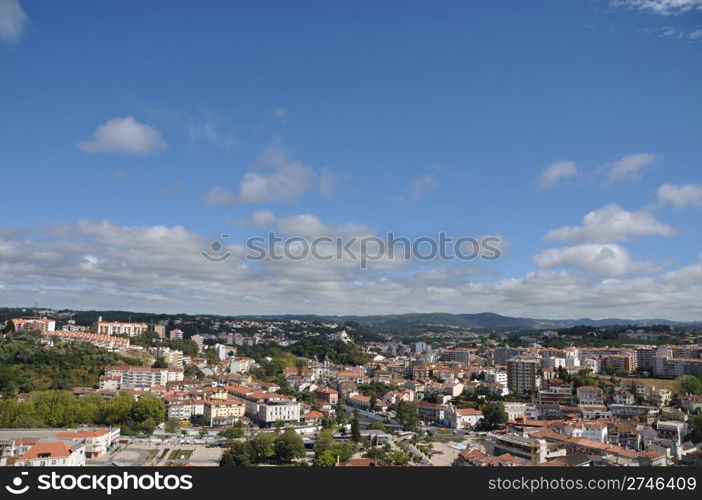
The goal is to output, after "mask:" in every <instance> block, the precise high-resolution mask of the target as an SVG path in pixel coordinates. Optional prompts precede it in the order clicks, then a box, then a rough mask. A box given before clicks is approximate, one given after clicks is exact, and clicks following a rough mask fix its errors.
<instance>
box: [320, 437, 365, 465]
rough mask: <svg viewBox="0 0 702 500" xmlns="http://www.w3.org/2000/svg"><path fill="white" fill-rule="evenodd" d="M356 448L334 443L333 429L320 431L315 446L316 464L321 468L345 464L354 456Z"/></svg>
mask: <svg viewBox="0 0 702 500" xmlns="http://www.w3.org/2000/svg"><path fill="white" fill-rule="evenodd" d="M355 450H356V447H355V445H354V444H353V443H349V442H344V443H337V442H335V441H334V437H333V435H332V431H331V429H324V430H322V431H320V433H319V435H318V436H317V441H316V442H315V444H314V453H315V458H314V464H315V465H317V466H320V467H331V466H333V465H335V464H336V463H337V461H339V462H345V461H347V460H348V459H349V458H351V457H352V456H353V453H354V451H355Z"/></svg>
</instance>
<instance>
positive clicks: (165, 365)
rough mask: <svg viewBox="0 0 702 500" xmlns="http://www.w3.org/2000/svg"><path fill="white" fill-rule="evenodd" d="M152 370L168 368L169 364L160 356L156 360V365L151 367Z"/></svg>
mask: <svg viewBox="0 0 702 500" xmlns="http://www.w3.org/2000/svg"><path fill="white" fill-rule="evenodd" d="M151 368H168V363H166V360H165V359H163V357H161V356H159V357H158V358H156V361H154V364H153V365H151Z"/></svg>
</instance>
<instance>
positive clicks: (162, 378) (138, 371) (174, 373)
mask: <svg viewBox="0 0 702 500" xmlns="http://www.w3.org/2000/svg"><path fill="white" fill-rule="evenodd" d="M105 375H106V376H107V377H117V379H118V380H119V388H120V389H147V390H148V389H150V388H151V387H153V386H165V385H166V384H167V383H168V382H174V381H180V380H183V378H184V377H183V369H182V368H144V367H141V366H107V367H105ZM109 380H110V379H108V378H105V379H104V384H107V383H108V381H109ZM111 380H114V378H112V379H111ZM100 384H101V387H100V388H101V389H102V388H103V387H102V385H103V378H102V377H101V378H100Z"/></svg>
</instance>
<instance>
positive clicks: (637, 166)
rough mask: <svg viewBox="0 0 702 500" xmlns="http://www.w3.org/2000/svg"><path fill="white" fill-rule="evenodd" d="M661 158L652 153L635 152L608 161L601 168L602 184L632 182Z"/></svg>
mask: <svg viewBox="0 0 702 500" xmlns="http://www.w3.org/2000/svg"><path fill="white" fill-rule="evenodd" d="M661 158H662V157H661V155H656V154H652V153H636V154H630V155H626V156H624V157H622V158H621V159H620V160H617V161H614V162H611V163H608V164H607V165H605V166H604V168H603V169H602V172H603V174H604V185H605V186H610V185H612V184H614V183H616V182H621V181H628V182H634V181H636V180H637V179H638V177H639V175H640V174H641V172H642V171H643V170H644V169H646V168H649V167H653V166H655V165H656V163H658V161H659V160H660V159H661Z"/></svg>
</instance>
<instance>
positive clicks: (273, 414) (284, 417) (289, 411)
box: [256, 400, 300, 425]
mask: <svg viewBox="0 0 702 500" xmlns="http://www.w3.org/2000/svg"><path fill="white" fill-rule="evenodd" d="M256 417H257V420H258V421H259V422H261V423H262V424H265V425H270V424H274V423H276V422H297V421H299V420H300V403H298V402H297V401H289V400H279V401H275V400H268V401H267V402H266V403H262V404H259V405H258V414H257V415H256Z"/></svg>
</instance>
